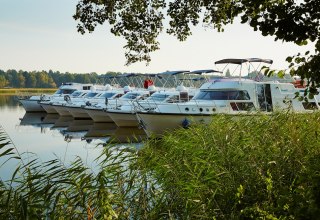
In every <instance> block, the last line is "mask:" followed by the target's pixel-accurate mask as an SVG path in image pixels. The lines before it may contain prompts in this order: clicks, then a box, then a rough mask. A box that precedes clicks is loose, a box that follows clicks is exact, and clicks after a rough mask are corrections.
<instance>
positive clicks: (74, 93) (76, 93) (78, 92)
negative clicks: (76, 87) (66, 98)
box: [71, 91, 82, 97]
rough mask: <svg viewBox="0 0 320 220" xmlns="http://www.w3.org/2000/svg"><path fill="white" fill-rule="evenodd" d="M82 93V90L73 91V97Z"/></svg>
mask: <svg viewBox="0 0 320 220" xmlns="http://www.w3.org/2000/svg"><path fill="white" fill-rule="evenodd" d="M81 94H82V92H80V91H75V92H73V93H72V94H71V95H72V96H73V97H77V96H80V95H81Z"/></svg>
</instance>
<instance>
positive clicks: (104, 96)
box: [100, 92, 116, 98]
mask: <svg viewBox="0 0 320 220" xmlns="http://www.w3.org/2000/svg"><path fill="white" fill-rule="evenodd" d="M115 94H116V93H110V92H108V93H104V94H103V95H101V96H100V97H103V98H111V97H112V96H114V95H115Z"/></svg>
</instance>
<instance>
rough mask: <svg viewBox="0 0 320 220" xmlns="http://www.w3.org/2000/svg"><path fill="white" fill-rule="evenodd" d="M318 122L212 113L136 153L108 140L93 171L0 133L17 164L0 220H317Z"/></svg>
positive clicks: (0, 153)
mask: <svg viewBox="0 0 320 220" xmlns="http://www.w3.org/2000/svg"><path fill="white" fill-rule="evenodd" d="M319 122H320V114H319V113H314V114H300V115H299V114H289V113H278V114H273V115H271V116H265V115H258V116H255V117H249V116H243V117H238V118H235V117H231V116H227V115H218V116H215V117H213V121H212V123H211V124H210V125H202V124H199V125H195V126H192V127H191V128H190V129H178V130H176V131H174V132H170V133H167V134H166V135H165V136H164V137H163V138H162V139H149V140H147V141H146V143H145V146H144V147H143V148H142V149H140V150H139V151H137V150H135V149H132V148H125V147H117V146H115V145H112V144H109V145H107V146H105V147H104V150H103V152H102V153H101V156H100V157H98V158H97V162H98V164H99V165H98V167H97V169H95V170H94V171H93V170H91V169H89V168H88V167H87V166H86V165H85V164H84V163H83V162H82V160H81V159H80V158H76V159H75V160H74V161H73V163H71V164H69V165H65V164H64V163H62V162H61V161H60V160H58V159H55V160H50V161H47V162H44V163H43V162H41V161H40V160H39V159H38V158H37V157H36V156H35V155H33V154H27V155H25V154H21V155H20V154H19V153H17V152H16V151H15V147H14V145H12V144H11V143H10V141H8V140H9V139H8V137H7V136H6V134H5V132H4V131H3V130H0V159H4V160H17V161H20V162H19V165H18V166H17V168H16V169H15V171H13V174H12V178H11V179H10V180H6V181H5V180H0V219H317V216H319V214H320V213H319V207H320V199H319V198H320V187H319V186H320V160H319V159H320V137H319V133H320V125H319ZM21 158H24V159H21ZM26 158H27V159H26Z"/></svg>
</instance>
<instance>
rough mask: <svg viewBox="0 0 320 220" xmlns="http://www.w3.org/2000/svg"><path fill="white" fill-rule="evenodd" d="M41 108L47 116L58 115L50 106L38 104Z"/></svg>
mask: <svg viewBox="0 0 320 220" xmlns="http://www.w3.org/2000/svg"><path fill="white" fill-rule="evenodd" d="M40 104H41V107H42V108H43V109H44V110H45V111H46V112H47V113H48V114H58V112H57V110H56V109H55V108H54V107H53V106H52V105H51V104H45V103H40Z"/></svg>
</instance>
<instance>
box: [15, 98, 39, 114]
mask: <svg viewBox="0 0 320 220" xmlns="http://www.w3.org/2000/svg"><path fill="white" fill-rule="evenodd" d="M39 101H40V99H39V100H30V99H20V100H19V102H20V103H21V104H22V105H23V107H24V109H25V110H26V112H44V111H45V110H44V109H43V108H42V107H41V105H40V103H39Z"/></svg>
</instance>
